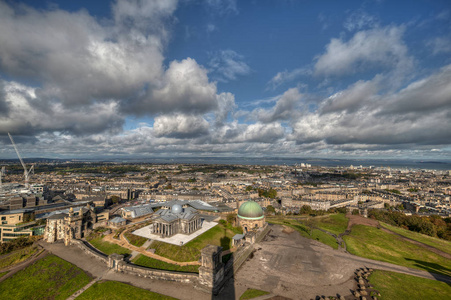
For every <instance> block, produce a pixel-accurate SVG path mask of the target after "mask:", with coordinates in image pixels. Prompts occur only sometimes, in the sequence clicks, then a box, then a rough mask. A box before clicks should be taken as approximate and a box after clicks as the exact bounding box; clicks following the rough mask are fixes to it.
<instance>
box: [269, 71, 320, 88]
mask: <svg viewBox="0 0 451 300" xmlns="http://www.w3.org/2000/svg"><path fill="white" fill-rule="evenodd" d="M311 74H312V71H311V70H310V69H309V68H298V69H294V70H292V71H283V72H279V73H277V74H276V75H275V76H274V77H273V78H271V80H270V81H268V83H267V86H268V88H270V89H273V90H274V89H276V88H277V87H279V86H280V85H282V84H284V83H287V82H290V81H292V80H294V79H296V78H298V77H300V76H303V75H311Z"/></svg>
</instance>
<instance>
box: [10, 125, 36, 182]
mask: <svg viewBox="0 0 451 300" xmlns="http://www.w3.org/2000/svg"><path fill="white" fill-rule="evenodd" d="M8 136H9V139H10V140H11V143H12V144H13V146H14V150H16V153H17V156H18V157H19V160H20V163H21V164H22V167H23V175H24V177H25V188H29V187H30V185H29V184H28V179H29V178H30V174H31V173H32V172H33V174H34V165H31V167H30V169H27V166H26V165H25V163H24V162H23V160H22V157H21V156H20V154H19V150H17V146H16V143H14V140H13V137H12V136H11V135H10V134H9V132H8Z"/></svg>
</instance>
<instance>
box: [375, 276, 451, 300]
mask: <svg viewBox="0 0 451 300" xmlns="http://www.w3.org/2000/svg"><path fill="white" fill-rule="evenodd" d="M369 281H370V283H371V284H372V285H373V286H374V288H375V289H376V290H378V291H379V292H380V293H381V297H378V298H379V299H382V300H398V299H409V300H425V299H427V300H435V299H437V300H442V299H449V298H450V295H451V286H449V285H448V284H446V283H444V282H441V281H435V280H431V279H425V278H419V277H415V276H410V275H405V274H399V273H394V272H388V271H380V270H375V271H374V272H373V273H372V274H371V275H370V277H369Z"/></svg>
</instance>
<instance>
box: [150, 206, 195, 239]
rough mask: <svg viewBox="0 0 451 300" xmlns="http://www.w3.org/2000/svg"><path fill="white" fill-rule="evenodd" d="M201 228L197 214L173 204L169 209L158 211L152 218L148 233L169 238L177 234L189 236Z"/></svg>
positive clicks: (189, 208)
mask: <svg viewBox="0 0 451 300" xmlns="http://www.w3.org/2000/svg"><path fill="white" fill-rule="evenodd" d="M200 228H202V220H201V218H200V216H199V212H198V211H197V210H196V209H194V208H192V207H189V206H186V207H183V206H182V205H181V204H179V203H177V202H174V204H172V206H170V209H160V210H158V211H157V212H156V213H155V215H154V218H153V224H152V226H151V227H150V233H153V234H158V235H159V236H161V237H170V236H173V235H175V234H177V233H182V234H191V233H193V232H195V231H197V230H198V229H200Z"/></svg>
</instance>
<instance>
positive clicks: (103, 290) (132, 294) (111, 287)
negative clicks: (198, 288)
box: [77, 281, 175, 300]
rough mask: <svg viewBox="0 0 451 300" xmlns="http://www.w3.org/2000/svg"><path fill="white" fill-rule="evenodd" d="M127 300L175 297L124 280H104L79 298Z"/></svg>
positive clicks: (169, 299)
mask: <svg viewBox="0 0 451 300" xmlns="http://www.w3.org/2000/svg"><path fill="white" fill-rule="evenodd" d="M78 299H80V300H91V299H99V300H101V299H104V300H122V299H124V300H126V299H149V300H150V299H152V300H171V299H175V298H172V297H169V296H165V295H162V294H158V293H155V292H151V291H148V290H145V289H141V288H137V287H134V286H131V285H128V284H125V283H122V282H117V281H104V282H96V283H94V284H93V285H92V286H91V287H90V288H89V289H87V290H86V291H84V292H83V293H82V294H81V295H80V296H78V297H77V300H78Z"/></svg>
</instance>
